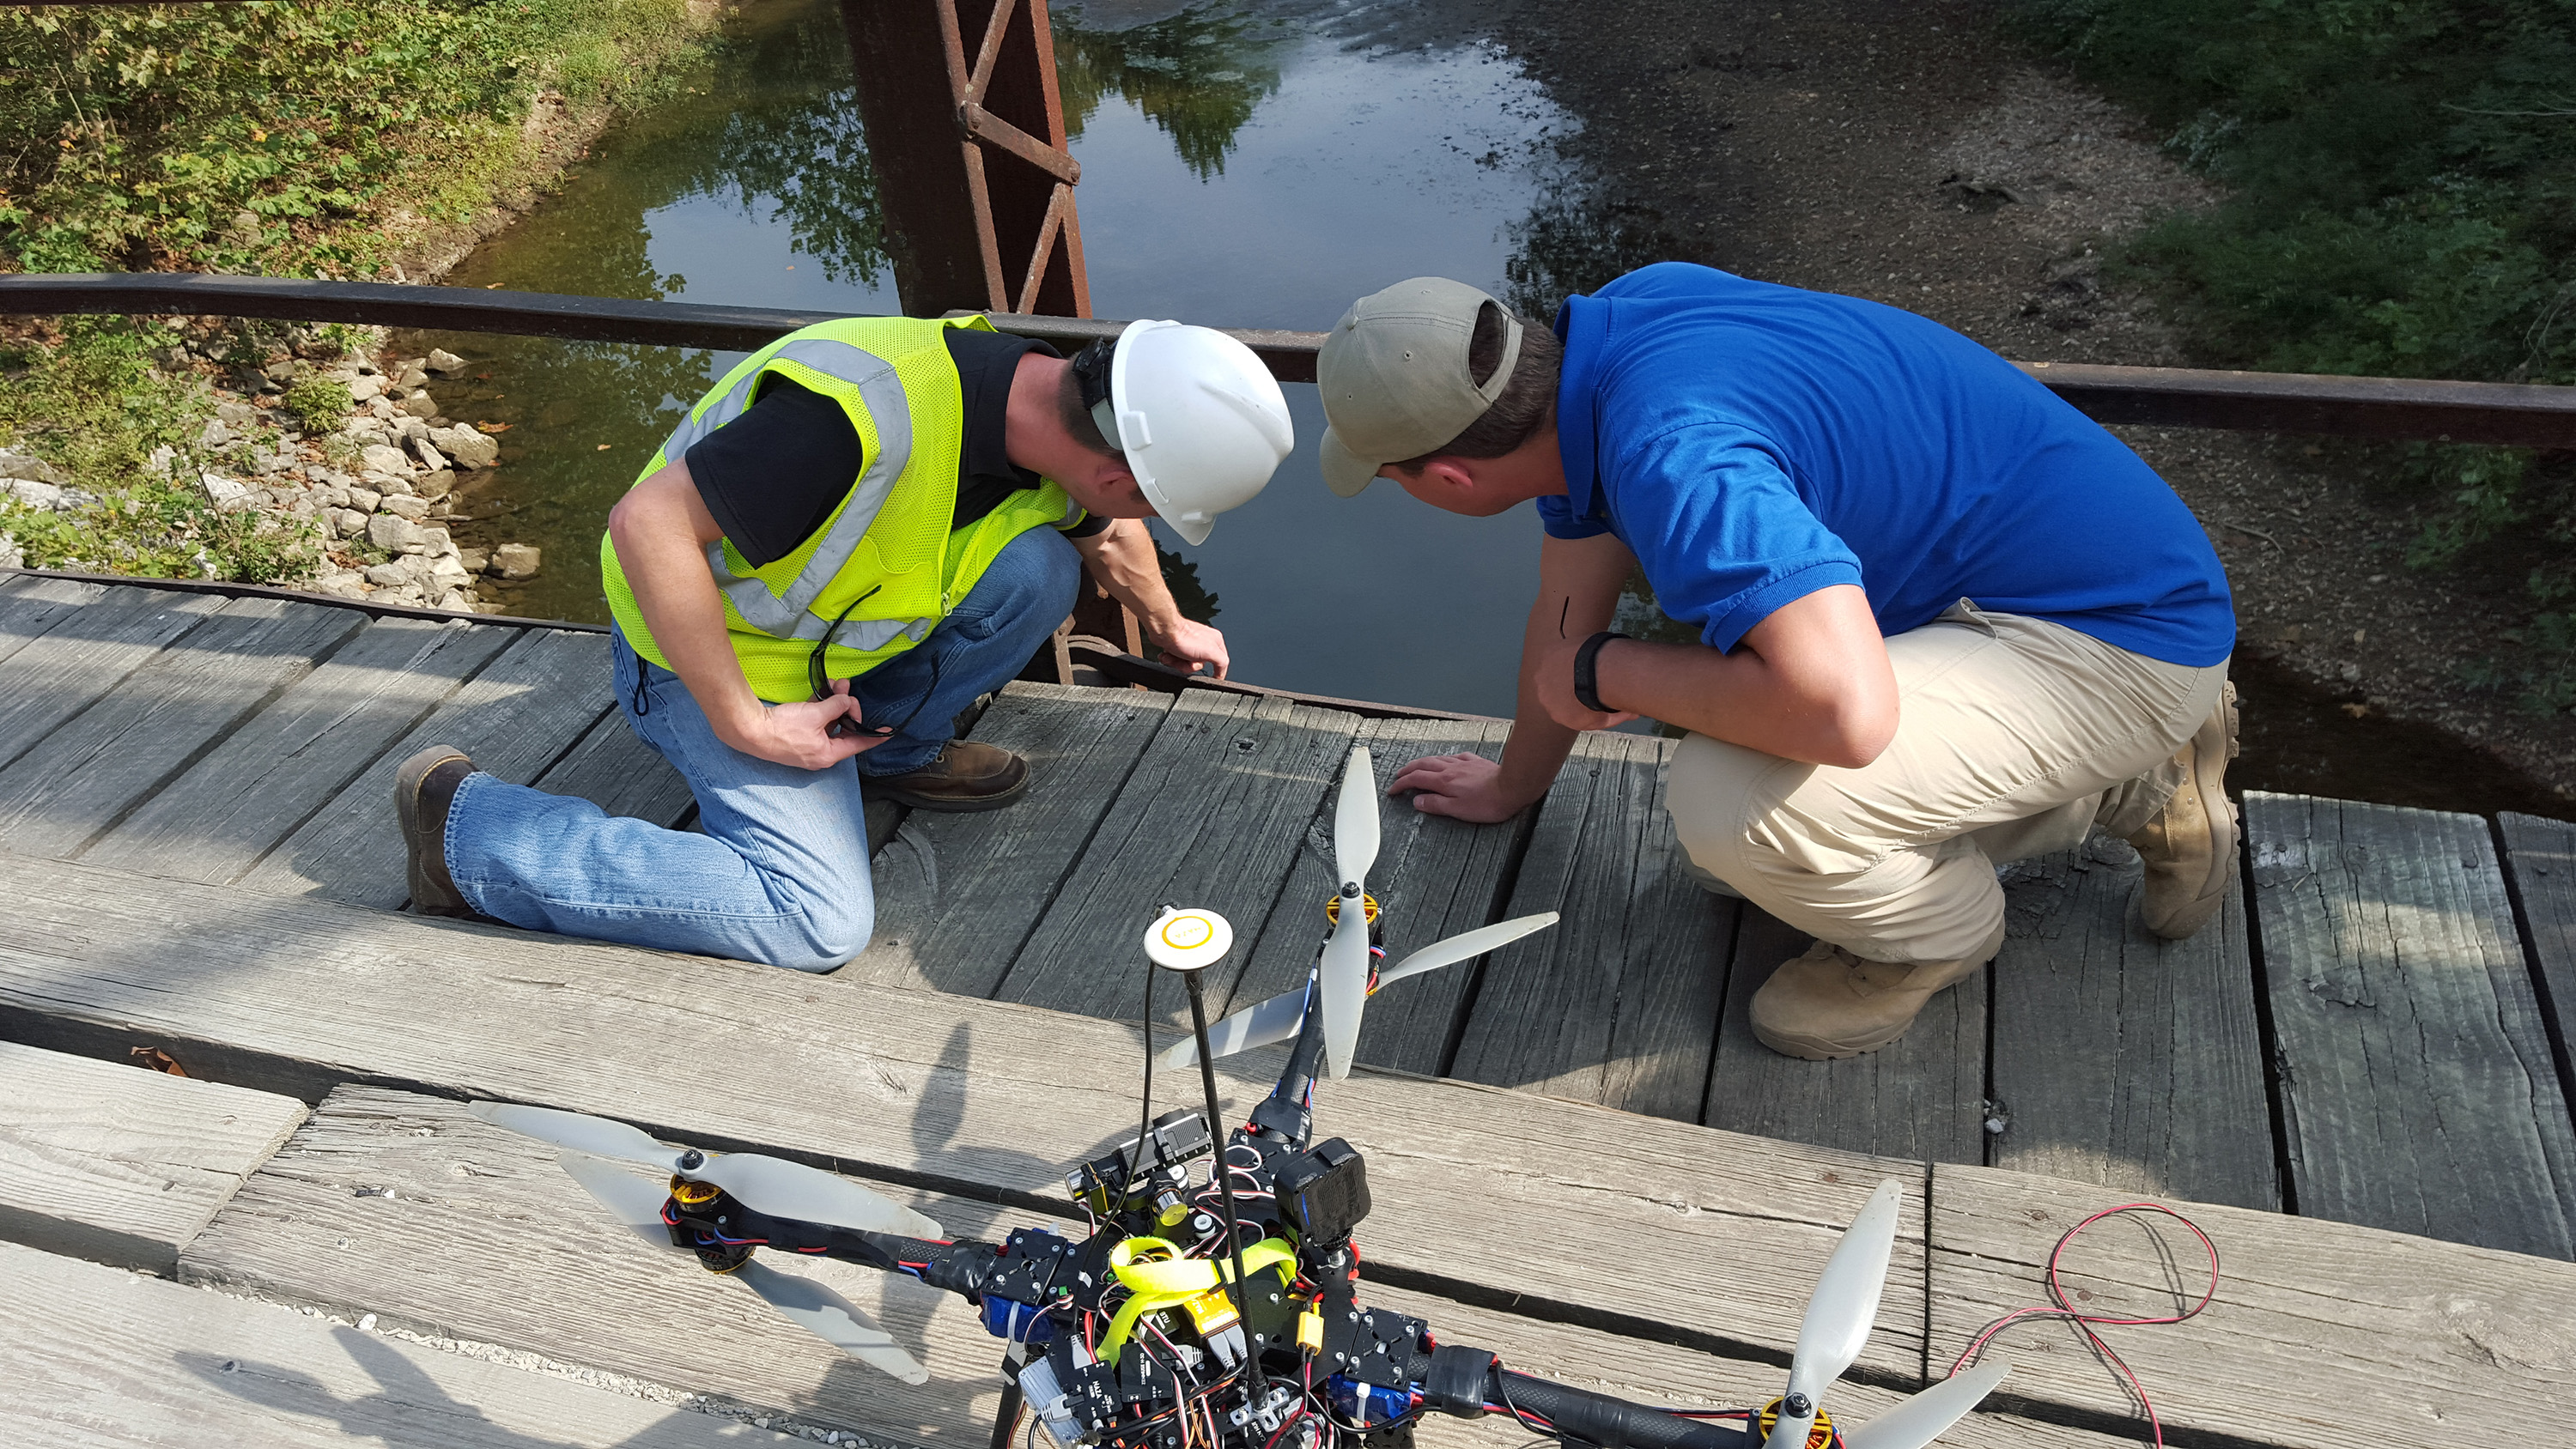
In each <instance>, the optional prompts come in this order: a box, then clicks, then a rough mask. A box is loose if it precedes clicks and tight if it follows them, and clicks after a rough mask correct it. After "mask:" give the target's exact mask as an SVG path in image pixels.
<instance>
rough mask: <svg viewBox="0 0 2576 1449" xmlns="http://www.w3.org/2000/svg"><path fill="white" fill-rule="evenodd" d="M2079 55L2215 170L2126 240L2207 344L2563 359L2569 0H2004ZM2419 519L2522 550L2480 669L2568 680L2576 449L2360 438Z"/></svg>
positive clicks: (2512, 557) (2170, 141)
mask: <svg viewBox="0 0 2576 1449" xmlns="http://www.w3.org/2000/svg"><path fill="white" fill-rule="evenodd" d="M2019 8H2020V11H2021V13H2022V15H2023V16H2024V17H2025V18H2026V20H2027V21H2028V22H2029V23H2030V24H2031V25H2032V26H2033V27H2034V28H2035V30H2036V31H2037V33H2038V34H2039V35H2040V36H2041V37H2042V39H2043V40H2044V42H2045V43H2047V44H2048V45H2050V46H2051V47H2052V48H2054V49H2055V50H2057V51H2058V52H2059V53H2061V54H2063V55H2066V56H2068V57H2070V58H2071V59H2072V60H2073V61H2074V62H2075V64H2076V66H2077V68H2078V70H2079V72H2080V73H2081V74H2082V75H2083V76H2084V77H2085V79H2087V80H2088V81H2090V82H2091V83H2093V84H2095V85H2098V86H2100V87H2101V88H2102V89H2103V90H2104V91H2106V92H2107V93H2109V94H2111V95H2112V96H2114V97H2116V98H2118V99H2120V100H2122V101H2124V102H2126V103H2128V104H2129V105H2131V106H2133V107H2135V108H2137V109H2138V110H2140V111H2142V112H2143V113H2144V114H2145V115H2146V116H2147V117H2148V118H2149V119H2150V121H2151V122H2153V123H2154V124H2155V125H2157V126H2158V127H2159V128H2161V129H2162V130H2163V131H2164V132H2165V134H2166V136H2167V145H2168V148H2169V149H2170V150H2171V151H2172V152H2173V153H2174V154H2176V155H2177V156H2179V157H2180V158H2181V159H2183V160H2184V161H2185V162H2186V163H2187V164H2189V165H2191V166H2192V167H2194V168H2195V169H2197V170H2199V171H2201V172H2202V173H2204V174H2206V175H2208V176H2209V177H2211V178H2212V179H2213V180H2216V181H2218V182H2220V183H2222V184H2223V185H2224V186H2225V187H2226V196H2225V200H2223V201H2222V202H2221V203H2220V204H2219V205H2218V206H2216V207H2215V208H2213V209H2211V210H2208V211H2205V212H2196V213H2191V214H2186V215H2179V216H2172V217H2168V218H2166V219H2164V220H2163V221H2162V222H2160V223H2159V224H2157V225H2156V226H2154V227H2152V228H2150V229H2149V230H2148V231H2147V232H2146V233H2144V234H2143V235H2142V236H2140V237H2138V238H2137V239H2135V240H2134V241H2132V242H2131V243H2130V244H2129V245H2128V246H2127V247H2125V248H2124V249H2123V251H2122V253H2121V255H2120V257H2119V259H2118V260H2119V262H2120V266H2121V270H2123V271H2125V272H2126V273H2127V274H2128V275H2130V276H2132V277H2135V278H2139V279H2142V280H2144V281H2146V282H2148V283H2149V284H2150V285H2152V286H2154V287H2155V288H2156V289H2157V290H2159V291H2160V292H2161V293H2163V294H2164V295H2165V296H2166V297H2167V298H2168V299H2169V300H2171V301H2172V302H2174V303H2175V304H2177V306H2178V307H2179V310H2180V315H2181V316H2182V317H2183V319H2184V321H2185V323H2186V326H2187V328H2188V333H2189V335H2190V337H2191V338H2192V339H2193V342H2194V344H2195V345H2196V347H2197V348H2198V350H2199V351H2200V352H2201V353H2202V354H2203V356H2204V357H2205V358H2206V359H2207V360H2208V361H2210V362H2213V363H2217V364H2221V365H2225V366H2235V367H2249V368H2259V369H2267V370H2276V371H2292V372H2330V373H2358V374H2379V375H2390V376H2410V377H2455V378H2474V379H2487V380H2496V381H2510V382H2544V383H2576V266H2571V260H2572V259H2576V5H2571V4H2569V3H2568V0H2020V5H2019ZM2352 456H2353V457H2354V459H2355V460H2356V461H2357V462H2360V463H2362V464H2363V465H2364V466H2374V465H2375V467H2376V471H2378V472H2379V473H2380V474H2381V475H2382V476H2383V477H2384V479H2385V481H2386V482H2387V483H2388V485H2389V486H2390V488H2391V490H2392V493H2394V494H2395V495H2396V496H2398V497H2400V498H2402V499H2404V500H2405V501H2406V502H2408V503H2409V504H2410V505H2412V506H2414V507H2415V508H2416V509H2417V511H2418V513H2419V515H2420V516H2421V517H2422V518H2423V520H2424V522H2423V525H2422V528H2421V531H2420V532H2419V533H2418V535H2417V537H2416V539H2415V541H2414V544H2413V546H2412V548H2411V549H2410V550H2409V553H2408V561H2409V562H2410V563H2411V564H2413V565H2415V566H2417V567H2425V568H2430V567H2443V566H2452V565H2461V564H2472V565H2475V566H2478V567H2480V568H2483V569H2486V570H2488V571H2491V572H2492V571H2495V570H2499V569H2510V570H2511V571H2513V572H2515V573H2527V575H2528V579H2529V593H2530V596H2531V599H2532V601H2533V604H2534V606H2535V607H2537V608H2538V609H2540V610H2541V612H2540V613H2539V614H2538V615H2537V616H2536V617H2535V619H2534V620H2533V622H2532V624H2531V626H2530V627H2529V628H2528V629H2526V630H2521V631H2517V634H2518V635H2519V637H2518V638H2509V642H2513V643H2517V644H2519V645H2520V646H2521V652H2520V654H2519V655H2518V656H2517V657H2515V658H2513V659H2510V660H2505V661H2495V660H2490V661H2486V662H2484V663H2482V664H2480V665H2478V666H2476V668H2475V669H2473V670H2472V671H2471V675H2472V678H2473V679H2474V680H2475V681H2476V682H2479V683H2481V684H2485V685H2488V686H2491V687H2497V688H2506V687H2512V688H2515V689H2517V690H2519V692H2520V693H2521V694H2522V695H2523V697H2524V699H2525V701H2526V703H2528V704H2530V705H2532V706H2533V707H2535V708H2543V709H2551V710H2556V709H2563V708H2567V707H2569V706H2570V705H2576V650H2571V649H2570V648H2569V647H2568V646H2569V644H2570V643H2571V641H2576V616H2571V615H2569V614H2567V613H2563V612H2557V611H2556V610H2555V608H2554V606H2556V605H2558V604H2560V603H2562V602H2564V601H2567V600H2569V599H2576V560H2571V558H2570V557H2569V553H2570V551H2569V549H2568V547H2567V545H2568V544H2569V543H2571V542H2576V466H2571V463H2570V460H2569V459H2568V458H2567V457H2566V456H2565V455H2537V456H2536V455H2532V454H2529V453H2526V452H2520V451H2515V450H2509V449H2497V448H2469V447H2447V446H2433V445H2423V444H2419V445H2414V446H2411V447H2407V448H2403V449H2393V450H2392V449H2375V450H2367V451H2356V452H2355V453H2354V454H2352Z"/></svg>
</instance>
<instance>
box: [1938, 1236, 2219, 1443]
mask: <svg viewBox="0 0 2576 1449" xmlns="http://www.w3.org/2000/svg"><path fill="white" fill-rule="evenodd" d="M2141 1212H2143V1213H2163V1214H2164V1215H2165V1216H2166V1217H2169V1218H2171V1219H2173V1220H2174V1221H2175V1222H2178V1223H2180V1224H2182V1225H2183V1226H2184V1227H2186V1228H2189V1229H2191V1235H2192V1236H2193V1237H2195V1238H2198V1239H2200V1245H2201V1246H2202V1247H2203V1248H2206V1249H2208V1250H2209V1287H2208V1289H2207V1290H2206V1291H2204V1292H2203V1293H2202V1294H2201V1295H2200V1301H2199V1302H2197V1303H2194V1304H2193V1305H2191V1307H2189V1308H2187V1309H2184V1310H2183V1311H2182V1312H2180V1313H2173V1314H2165V1315H2162V1316H2159V1317H2154V1318H2115V1317H2113V1316H2111V1315H2110V1314H2107V1313H2082V1312H2078V1311H2077V1310H2076V1307H2075V1305H2074V1304H2073V1303H2071V1302H2069V1301H2068V1300H2067V1296H2066V1285H2065V1284H2063V1283H2060V1282H2059V1281H2057V1269H2058V1260H2059V1259H2060V1258H2062V1257H2064V1256H2065V1254H2066V1245H2067V1244H2069V1243H2072V1242H2074V1241H2075V1235H2076V1234H2077V1233H2080V1232H2082V1231H2084V1230H2085V1229H2086V1228H2089V1227H2091V1226H2093V1225H2094V1224H2095V1223H2098V1222H2100V1221H2102V1220H2103V1219H2104V1218H2107V1217H2116V1216H2118V1215H2119V1214H2121V1213H2141ZM2048 1296H2049V1297H2050V1298H2052V1299H2054V1300H2056V1303H2057V1306H2056V1307H2055V1308H2016V1309H2014V1310H2013V1311H2012V1312H2010V1313H2007V1314H2005V1315H2004V1316H2003V1317H2001V1318H1998V1319H1996V1320H1995V1321H1994V1322H1992V1323H1989V1324H1987V1325H1986V1326H1985V1328H1984V1330H1983V1331H1982V1332H1980V1333H1978V1335H1977V1336H1976V1337H1975V1338H1974V1339H1972V1340H1970V1341H1969V1344H1968V1347H1967V1348H1966V1350H1965V1351H1963V1352H1962V1353H1961V1354H1960V1355H1959V1357H1958V1359H1957V1361H1955V1362H1953V1363H1952V1364H1951V1365H1950V1372H1949V1373H1948V1374H1946V1375H1944V1376H1943V1377H1945V1378H1948V1377H1955V1376H1957V1374H1958V1372H1959V1370H1961V1369H1963V1368H1966V1367H1967V1366H1968V1365H1969V1363H1970V1362H1972V1361H1973V1360H1974V1359H1975V1358H1976V1357H1977V1355H1979V1354H1980V1353H1983V1352H1984V1351H1985V1348H1986V1343H1987V1341H1988V1340H1990V1339H1992V1338H1993V1337H1994V1336H1995V1335H1996V1334H1998V1333H2001V1332H2003V1331H2004V1329H2006V1328H2007V1327H2010V1326H2011V1325H2013V1324H2015V1323H2018V1322H2020V1321H2022V1320H2023V1319H2025V1318H2063V1319H2065V1320H2067V1321H2068V1322H2070V1323H2072V1324H2074V1325H2075V1330H2076V1332H2078V1333H2081V1334H2083V1335H2084V1337H2085V1338H2086V1339H2088V1340H2090V1341H2091V1343H2092V1345H2093V1347H2094V1348H2095V1350H2097V1351H2098V1352H2100V1353H2101V1355H2102V1356H2103V1357H2104V1358H2107V1359H2109V1360H2110V1361H2111V1363H2112V1365H2113V1366H2114V1367H2116V1368H2118V1369H2119V1371H2120V1376H2121V1377H2122V1378H2125V1379H2127V1380H2128V1381H2129V1392H2131V1393H2133V1394H2135V1395H2137V1396H2138V1407H2139V1408H2141V1409H2144V1410H2145V1411H2146V1414H2147V1427H2148V1429H2149V1430H2151V1431H2152V1432H2153V1433H2154V1435H2155V1442H2156V1449H2164V1442H2165V1426H2164V1423H2163V1421H2162V1420H2160V1419H2158V1418H2157V1417H2156V1406H2155V1404H2154V1402H2153V1401H2152V1400H2150V1399H2149V1398H2148V1397H2147V1386H2146V1385H2144V1384H2142V1383H2140V1382H2138V1376H2137V1374H2136V1373H2135V1372H2133V1371H2132V1370H2131V1369H2130V1368H2129V1363H2128V1360H2126V1359H2124V1358H2122V1357H2120V1355H2119V1354H2118V1353H2116V1352H2114V1351H2113V1350H2112V1348H2111V1345H2110V1344H2108V1343H2105V1342H2103V1340H2102V1335H2100V1334H2098V1333H2095V1332H2094V1331H2093V1326H2094V1325H2095V1324H2101V1325H2102V1326H2104V1327H2111V1328H2116V1327H2128V1326H2135V1325H2149V1324H2166V1323H2180V1322H2182V1321H2183V1320H2185V1319H2187V1318H2194V1317H2197V1316H2199V1314H2200V1311H2201V1310H2202V1309H2204V1308H2207V1307H2208V1306H2209V1304H2210V1300H2212V1299H2214V1298H2216V1297H2217V1296H2218V1245H2217V1244H2216V1243H2213V1242H2211V1241H2210V1240H2209V1234H2207V1233H2204V1232H2202V1231H2201V1230H2200V1224H2198V1223H2195V1222H2193V1221H2192V1220H2191V1219H2189V1218H2187V1217H2184V1216H2183V1215H2182V1214H2180V1213H2178V1212H2175V1211H2174V1210H2173V1209H2172V1208H2169V1207H2166V1206H2165V1205H2164V1204H2163V1203H2159V1202H2124V1203H2122V1204H2120V1205H2119V1206H2118V1207H2110V1208H2104V1209H2102V1210H2101V1211H2100V1212H2098V1213H2095V1214H2094V1215H2093V1216H2091V1217H2089V1218H2086V1219H2085V1220H2084V1221H2082V1222H2080V1223H2077V1224H2076V1225H2075V1226H2073V1227H2071V1228H2068V1229H2067V1230H2066V1231H2065V1233H2064V1234H2063V1235H2061V1236H2060V1237H2059V1238H2058V1240H2057V1246H2056V1247H2054V1248H2051V1249H2049V1250H2048Z"/></svg>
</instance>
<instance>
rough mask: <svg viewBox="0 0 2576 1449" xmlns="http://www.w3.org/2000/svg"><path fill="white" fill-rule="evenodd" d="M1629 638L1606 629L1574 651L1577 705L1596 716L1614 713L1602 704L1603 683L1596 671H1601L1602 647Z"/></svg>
mask: <svg viewBox="0 0 2576 1449" xmlns="http://www.w3.org/2000/svg"><path fill="white" fill-rule="evenodd" d="M1627 637H1628V636H1627V635H1625V634H1622V633H1620V632H1619V631H1618V630H1616V629H1604V630H1602V631H1601V632H1600V633H1598V634H1595V635H1593V636H1592V637H1591V638H1589V639H1586V640H1584V641H1583V643H1582V645H1581V647H1579V648H1577V649H1576V650H1575V651H1574V702H1575V703H1577V704H1580V705H1582V706H1583V707H1584V708H1585V709H1588V710H1590V711H1592V712H1593V713H1594V714H1609V713H1612V710H1611V708H1610V706H1608V705H1606V704H1603V703H1602V702H1601V695H1600V684H1601V681H1600V678H1599V677H1598V675H1597V673H1596V671H1597V670H1598V669H1599V667H1600V663H1601V646H1602V645H1604V644H1607V643H1609V642H1610V641H1611V640H1613V639H1625V638H1627Z"/></svg>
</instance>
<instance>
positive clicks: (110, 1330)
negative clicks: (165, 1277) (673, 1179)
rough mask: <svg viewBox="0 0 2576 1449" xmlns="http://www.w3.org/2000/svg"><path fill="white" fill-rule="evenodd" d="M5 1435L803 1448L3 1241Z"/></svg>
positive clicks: (133, 1442) (145, 1447) (132, 1440)
mask: <svg viewBox="0 0 2576 1449" xmlns="http://www.w3.org/2000/svg"><path fill="white" fill-rule="evenodd" d="M0 1334H6V1335H7V1337H8V1340H9V1344H10V1353H9V1372H8V1373H7V1374H6V1375H5V1376H0V1439H5V1440H6V1441H7V1442H9V1443H12V1444H18V1445H44V1446H49V1449H166V1446H169V1445H199V1444H205V1445H215V1444H244V1445H258V1446H260V1449H346V1446H348V1445H350V1444H354V1443H367V1444H383V1445H387V1446H391V1449H716V1446H719V1445H728V1446H736V1449H740V1446H746V1445H767V1444H788V1443H795V1442H800V1441H796V1440H791V1439H790V1438H788V1437H787V1436H786V1435H784V1434H771V1433H766V1432H763V1431H761V1430H757V1429H754V1428H752V1427H751V1426H750V1425H748V1424H743V1423H738V1422H735V1421H732V1420H728V1419H722V1418H718V1417H716V1416H714V1415H711V1414H700V1413H692V1412H690V1411H689V1410H686V1409H679V1408H674V1407H671V1406H670V1405H669V1404H667V1403H657V1402H654V1401H652V1400H650V1399H645V1398H640V1397H633V1396H630V1395H627V1394H621V1393H616V1392H612V1391H611V1390H608V1389H604V1388H594V1387H592V1386H590V1385H588V1384H582V1383H576V1382H573V1381H572V1380H569V1379H565V1378H557V1377H548V1376H544V1375H540V1374H534V1373H529V1372H526V1371H525V1370H522V1369H517V1368H511V1367H507V1366H505V1365H502V1364H498V1363H490V1362H486V1361H484V1360H481V1359H476V1358H468V1357H465V1356H463V1355H461V1354H456V1353H448V1352H442V1351H441V1350H439V1349H436V1348H431V1347H426V1346H424V1345H420V1344H415V1343H409V1342H405V1341H403V1340H401V1339H398V1338H393V1337H390V1336H388V1335H385V1334H382V1333H376V1332H369V1331H365V1330H362V1329H359V1328H356V1327H353V1326H350V1325H348V1324H344V1323H333V1322H331V1321H330V1320H328V1319H324V1318H317V1317H314V1316H312V1315H310V1314H306V1313H299V1312H297V1311H296V1310H294V1309H292V1308H283V1307H279V1306H278V1305H276V1304H273V1303H252V1302H248V1301H246V1300H243V1299H239V1298H233V1297H228V1296H226V1295H224V1294H221V1293H209V1292H207V1291H205V1290H203V1289H200V1288H188V1287H182V1286H181V1285H179V1284H176V1283H165V1282H162V1281H160V1280H158V1279H154V1278H143V1277H138V1276H136V1275H134V1274H132V1273H124V1272H119V1271H117V1270H116V1269H114V1268H102V1267H100V1266H98V1265H97V1264H95V1263H83V1262H79V1261H76V1260H74V1259H71V1258H60V1257H55V1256H53V1255H52V1254H48V1253H40V1252H37V1251H35V1250H34V1249H31V1248H21V1247H16V1246H14V1245H10V1244H0Z"/></svg>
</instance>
